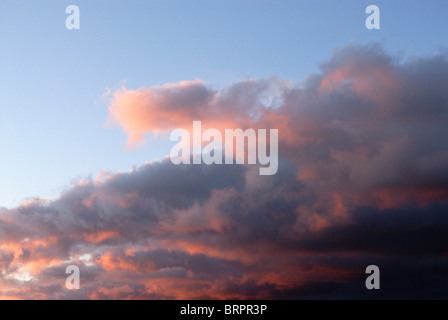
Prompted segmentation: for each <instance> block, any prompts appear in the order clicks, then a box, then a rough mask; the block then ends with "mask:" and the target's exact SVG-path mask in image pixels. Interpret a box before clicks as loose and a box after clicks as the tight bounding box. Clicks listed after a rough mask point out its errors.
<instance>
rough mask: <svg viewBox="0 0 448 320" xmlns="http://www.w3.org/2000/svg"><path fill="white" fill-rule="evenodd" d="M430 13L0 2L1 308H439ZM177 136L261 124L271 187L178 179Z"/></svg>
mask: <svg viewBox="0 0 448 320" xmlns="http://www.w3.org/2000/svg"><path fill="white" fill-rule="evenodd" d="M71 4H75V5H77V6H79V9H80V29H79V30H68V29H67V28H66V27H65V19H66V18H67V16H68V14H66V13H65V8H66V7H67V6H68V5H71ZM370 4H376V5H377V6H378V7H379V8H380V14H381V20H380V21H381V29H379V30H368V29H367V28H366V27H365V19H366V18H367V16H368V15H366V13H365V9H366V7H367V6H368V5H370ZM447 15H448V2H446V1H445V0H433V1H430V2H427V1H420V0H419V1H417V0H410V1H402V0H400V1H393V2H391V1H381V0H376V1H373V2H372V1H355V0H353V1H345V0H344V1H338V2H334V3H329V2H327V1H298V0H295V1H286V0H282V1H264V0H263V1H249V0H238V1H204V0H202V1H193V0H182V1H122V0H121V1H100V0H97V1H82V0H80V1H55V0H51V1H47V0H44V1H39V2H35V1H22V0H19V1H12V0H0V41H1V43H2V46H1V50H0V88H1V90H0V92H1V94H0V154H1V156H0V177H1V179H0V256H1V257H2V259H1V262H0V269H1V270H2V272H1V279H2V281H1V284H0V297H2V298H25V299H30V298H33V299H34V298H38V299H39V298H41V299H46V298H50V299H54V298H74V299H86V298H89V299H106V298H112V299H122V298H145V299H153V298H154V299H178V298H260V297H261V298H341V297H342V298H345V297H348V298H371V297H374V298H375V297H380V298H415V297H419V295H421V296H423V297H428V296H434V297H445V298H446V297H447V296H448V277H447V276H446V275H447V274H448V273H447V272H446V271H448V264H447V261H446V255H447V251H446V248H447V244H448V238H447V236H446V235H447V234H448V233H447V231H448V220H447V218H446V214H445V213H446V209H447V202H446V200H447V199H448V188H447V186H448V176H447V175H446V173H445V171H446V169H445V168H446V165H447V163H448V143H447V141H446V138H445V137H446V136H447V133H448V132H447V128H446V123H447V120H448V119H447V116H448V95H447V93H446V90H445V89H444V88H446V87H447V85H448V78H447V76H446V75H447V74H448V73H447V72H448V60H447V56H448V51H447V40H448V39H447V37H446V35H445V32H444V28H443V26H444V25H446V17H447ZM193 120H203V121H204V123H205V125H209V126H213V127H215V128H218V129H222V130H224V129H225V128H279V129H280V131H279V170H278V172H277V173H276V174H275V175H273V176H269V177H267V176H266V177H263V176H259V175H258V174H257V172H258V170H257V168H256V166H255V167H254V166H251V165H234V166H219V165H211V166H207V165H190V166H188V165H180V166H174V165H173V164H171V163H170V161H169V159H167V158H166V157H167V155H168V154H169V152H170V149H171V147H172V146H173V145H174V142H170V141H169V139H168V137H169V132H170V131H171V130H173V129H175V128H177V127H179V126H180V127H184V128H190V127H191V123H192V121H193ZM68 264H76V265H78V266H80V268H81V279H82V280H81V281H82V285H81V289H80V290H74V291H71V290H66V289H65V288H64V287H63V285H64V284H65V277H66V275H65V272H64V271H65V266H66V265H68ZM369 264H378V265H380V266H381V267H382V268H383V269H382V270H383V272H384V273H383V274H384V276H383V277H382V281H384V282H385V284H384V287H383V289H382V290H381V291H380V293H376V296H375V295H374V294H373V293H372V292H370V291H368V290H366V289H365V287H364V280H365V274H364V272H363V271H364V269H365V267H366V266H367V265H369ZM61 270H62V271H61ZM408 278H411V279H420V280H419V282H418V283H416V280H415V281H407V280H408Z"/></svg>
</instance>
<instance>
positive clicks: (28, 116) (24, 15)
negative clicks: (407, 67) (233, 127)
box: [0, 0, 448, 207]
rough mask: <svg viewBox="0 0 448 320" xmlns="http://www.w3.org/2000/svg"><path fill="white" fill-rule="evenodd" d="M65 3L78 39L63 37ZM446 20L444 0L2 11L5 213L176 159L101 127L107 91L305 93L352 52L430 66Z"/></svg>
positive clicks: (0, 141) (155, 143)
mask: <svg viewBox="0 0 448 320" xmlns="http://www.w3.org/2000/svg"><path fill="white" fill-rule="evenodd" d="M70 4H75V5H78V6H79V8H80V11H81V29H80V30H67V29H66V28H65V19H66V17H67V14H66V13H65V8H66V6H68V5H70ZM369 4H376V5H378V6H379V7H380V9H381V30H372V31H369V30H367V29H366V28H365V26H364V21H365V18H366V17H367V15H366V14H365V13H364V11H365V8H366V6H367V5H369ZM447 17H448V2H447V1H445V0H432V1H411V0H410V1H393V2H391V1H379V0H376V1H355V0H354V1H338V2H336V1H334V2H331V3H330V2H328V1H297V0H296V1H284V0H282V1H263V0H262V1H249V0H239V1H223V0H219V1H204V0H202V1H192V0H182V1H99V0H97V1H81V0H79V1H56V0H52V1H39V2H36V1H21V0H19V1H12V0H0V41H1V43H2V45H1V50H0V92H1V94H0V155H1V156H0V177H1V179H0V206H6V207H11V206H15V205H18V204H19V203H20V202H21V201H22V200H24V199H25V198H28V197H37V196H39V197H49V198H53V197H56V196H57V195H58V194H59V193H60V192H61V191H63V190H64V189H65V188H68V187H69V186H70V182H71V181H76V180H78V179H82V178H85V177H87V176H89V175H92V176H93V177H95V176H96V175H97V174H98V173H99V172H100V171H101V170H109V171H114V172H115V171H118V170H123V171H127V170H129V169H131V168H132V167H133V166H140V165H142V164H143V163H144V162H145V161H152V160H153V159H155V158H161V157H163V156H164V155H166V154H167V153H168V152H169V148H170V146H171V144H170V143H168V142H167V141H163V140H152V141H149V143H147V144H146V145H145V146H143V147H142V148H140V149H134V150H129V149H126V147H125V143H126V136H125V135H124V134H123V133H122V132H121V129H120V128H118V127H114V126H107V125H106V123H107V118H108V112H107V102H105V101H104V99H102V95H103V94H104V93H105V92H106V90H107V89H108V88H110V89H112V90H113V89H114V88H116V87H118V86H120V85H122V84H125V85H126V87H127V88H130V89H136V88H140V87H147V86H152V85H157V84H163V83H166V82H178V81H182V80H189V79H196V78H200V79H203V80H204V81H205V82H206V84H207V85H210V86H214V87H217V88H222V87H224V86H226V85H228V84H230V83H233V82H235V81H239V80H242V79H245V78H248V77H251V78H264V77H269V76H277V77H280V78H283V79H285V80H291V81H293V82H301V81H303V80H304V79H305V78H306V77H307V76H308V75H309V74H310V73H312V72H317V71H318V66H319V65H320V64H321V63H323V62H325V61H326V59H328V57H329V55H330V54H331V52H332V51H333V50H334V49H335V48H337V47H343V46H345V45H346V44H347V43H350V42H353V41H356V42H358V43H369V42H379V43H381V44H382V45H383V46H384V48H385V49H386V50H387V51H389V52H391V53H393V54H395V53H396V54H401V55H406V57H410V56H412V55H427V56H429V55H431V54H433V53H434V52H437V51H438V50H441V49H443V48H446V42H441V38H442V37H441V32H442V31H441V30H442V29H443V28H444V26H446V25H447V22H446V21H447V20H446V19H447Z"/></svg>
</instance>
